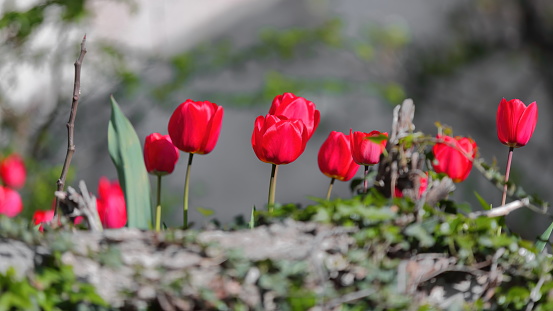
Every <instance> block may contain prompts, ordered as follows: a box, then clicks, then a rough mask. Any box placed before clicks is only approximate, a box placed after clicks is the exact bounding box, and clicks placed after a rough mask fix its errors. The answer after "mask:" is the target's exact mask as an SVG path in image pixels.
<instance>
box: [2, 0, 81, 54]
mask: <svg viewBox="0 0 553 311" xmlns="http://www.w3.org/2000/svg"><path fill="white" fill-rule="evenodd" d="M85 2H86V0H72V1H60V0H41V1H38V3H37V4H35V5H34V6H32V7H30V8H29V9H27V10H25V11H8V12H5V13H4V14H3V15H2V16H1V17H0V29H3V28H7V29H9V30H10V31H9V32H8V33H9V36H8V37H7V38H6V39H7V40H6V41H7V42H8V43H13V44H14V45H19V44H21V43H22V42H24V41H25V40H26V39H27V38H28V37H29V36H30V35H31V34H32V33H33V31H34V30H36V29H38V28H39V27H40V26H41V25H42V24H43V22H44V19H45V18H44V17H45V15H46V14H47V13H50V12H53V11H52V10H51V8H54V7H55V8H58V9H59V12H60V15H59V19H60V20H61V21H62V22H76V21H78V20H80V19H81V18H82V17H84V16H86V13H87V11H86V8H85ZM47 11H48V12H47Z"/></svg>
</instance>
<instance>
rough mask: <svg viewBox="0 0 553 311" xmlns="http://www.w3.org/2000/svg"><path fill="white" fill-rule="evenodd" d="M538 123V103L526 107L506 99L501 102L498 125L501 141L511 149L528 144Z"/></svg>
mask: <svg viewBox="0 0 553 311" xmlns="http://www.w3.org/2000/svg"><path fill="white" fill-rule="evenodd" d="M537 122H538V106H537V105H536V102H533V103H531V104H530V105H528V107H526V105H525V104H524V103H523V102H522V101H520V100H518V99H511V100H509V101H507V100H505V98H503V99H501V102H499V107H498V108H497V115H496V123H497V137H498V138H499V141H500V142H501V143H502V144H504V145H507V146H509V147H514V148H518V147H522V146H524V145H526V144H527V143H528V141H529V140H530V138H531V137H532V134H533V133H534V129H535V128H536V123H537Z"/></svg>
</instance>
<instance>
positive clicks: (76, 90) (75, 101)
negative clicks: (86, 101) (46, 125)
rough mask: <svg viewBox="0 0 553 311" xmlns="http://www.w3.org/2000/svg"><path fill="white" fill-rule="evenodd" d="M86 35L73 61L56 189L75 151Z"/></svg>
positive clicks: (59, 185)
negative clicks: (65, 136) (68, 106)
mask: <svg viewBox="0 0 553 311" xmlns="http://www.w3.org/2000/svg"><path fill="white" fill-rule="evenodd" d="M85 43H86V35H85V36H84V37H83V41H82V42H81V53H80V54H79V57H78V58H77V60H76V61H75V80H74V84H73V97H72V103H71V113H70V114H69V121H68V122H67V124H66V126H67V153H66V154H65V161H64V162H63V169H62V171H61V175H60V178H59V179H58V181H57V190H58V191H63V189H64V187H65V179H66V177H67V172H68V171H69V166H70V165H71V159H72V158H73V154H74V153H75V142H74V128H75V117H76V116H77V108H78V107H79V99H80V97H81V65H82V63H83V59H84V56H85V54H86V47H85ZM58 203H59V202H58V200H57V199H56V214H57V212H58V208H59V204H58Z"/></svg>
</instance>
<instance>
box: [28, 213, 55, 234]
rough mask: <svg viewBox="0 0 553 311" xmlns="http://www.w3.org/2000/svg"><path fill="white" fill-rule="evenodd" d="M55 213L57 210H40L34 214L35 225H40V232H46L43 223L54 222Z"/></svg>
mask: <svg viewBox="0 0 553 311" xmlns="http://www.w3.org/2000/svg"><path fill="white" fill-rule="evenodd" d="M54 213H55V209H51V210H48V211H41V210H38V211H36V212H35V213H34V214H33V223H34V224H35V225H40V227H39V228H38V230H40V232H42V231H43V230H44V228H42V224H43V223H48V222H50V221H52V219H54Z"/></svg>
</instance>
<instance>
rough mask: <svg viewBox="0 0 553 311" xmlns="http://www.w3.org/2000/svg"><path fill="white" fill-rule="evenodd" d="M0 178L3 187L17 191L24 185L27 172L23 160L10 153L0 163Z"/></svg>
mask: <svg viewBox="0 0 553 311" xmlns="http://www.w3.org/2000/svg"><path fill="white" fill-rule="evenodd" d="M0 177H2V181H3V182H4V185H5V186H8V187H10V188H14V189H19V188H21V187H23V185H24V184H25V179H26V177H27V171H26V169H25V163H24V162H23V159H22V158H21V157H20V156H19V155H18V154H16V153H12V154H10V155H9V156H7V157H6V158H4V159H3V160H2V161H1V162H0Z"/></svg>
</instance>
